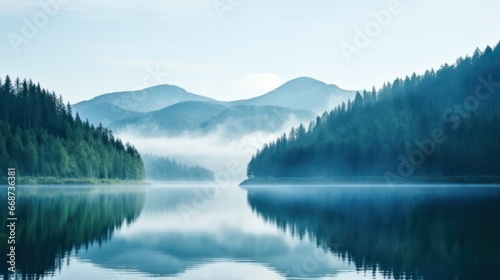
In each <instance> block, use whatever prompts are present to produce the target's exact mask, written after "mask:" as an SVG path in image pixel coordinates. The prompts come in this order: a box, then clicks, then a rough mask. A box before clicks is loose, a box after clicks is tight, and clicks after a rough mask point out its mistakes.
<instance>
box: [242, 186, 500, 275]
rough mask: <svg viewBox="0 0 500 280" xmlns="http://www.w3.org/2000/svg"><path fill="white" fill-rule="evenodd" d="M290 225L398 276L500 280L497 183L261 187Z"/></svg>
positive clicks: (257, 203)
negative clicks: (441, 185) (424, 185)
mask: <svg viewBox="0 0 500 280" xmlns="http://www.w3.org/2000/svg"><path fill="white" fill-rule="evenodd" d="M248 203H249V204H250V206H251V208H252V209H253V210H254V211H256V212H257V213H258V215H260V216H261V217H262V218H263V219H264V220H265V221H267V222H268V223H271V224H273V225H275V226H276V227H277V228H279V229H280V230H281V231H283V232H289V233H291V234H292V235H295V236H299V237H304V236H310V237H311V238H312V239H313V240H314V242H315V243H316V244H317V245H318V246H320V247H323V248H326V249H328V250H329V251H331V252H332V253H333V254H335V255H337V256H339V257H341V258H342V259H344V260H348V261H350V262H352V263H354V264H355V266H356V268H357V270H361V271H362V270H365V271H366V270H368V271H377V270H379V271H381V273H382V274H383V275H384V276H393V277H394V278H396V279H404V278H406V279H500V238H499V237H500V191H499V189H497V188H490V187H471V188H468V187H453V188H451V189H450V188H449V187H441V188H425V187H424V188H406V189H397V190H395V189H390V188H336V189H332V188H294V189H292V190H287V191H284V190H283V188H281V189H279V188H278V189H276V188H254V189H250V190H249V191H248Z"/></svg>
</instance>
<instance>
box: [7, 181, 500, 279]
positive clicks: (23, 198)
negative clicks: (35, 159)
mask: <svg viewBox="0 0 500 280" xmlns="http://www.w3.org/2000/svg"><path fill="white" fill-rule="evenodd" d="M16 197H17V200H16V203H17V208H16V216H17V221H16V248H15V250H16V274H17V278H18V279H58V280H61V279H111V280H113V279H115V280H121V279H123V280H126V279H457V280H458V279H500V188H496V187H488V186H439V187H436V186H434V187H429V186H406V187H394V188H391V187H376V186H346V187H319V186H315V187H313V186H301V187H283V186H279V187H277V186H275V187H266V186H259V187H249V188H241V187H237V186H236V184H235V185H234V187H224V188H221V187H217V186H215V185H210V184H207V185H202V184H200V185H181V184H177V185H161V184H154V185H151V186H146V187H139V186H57V187H56V186H18V187H17V195H16ZM0 198H1V201H2V203H1V204H0V205H1V207H2V208H5V209H2V210H1V211H0V213H1V215H0V218H1V219H2V221H5V224H7V209H6V208H7V207H6V201H7V190H6V188H2V192H1V194H0ZM0 234H1V243H0V245H1V249H2V254H1V256H0V258H1V260H0V261H1V263H2V266H1V267H2V273H3V275H4V279H12V278H8V277H12V276H13V274H12V273H11V274H8V270H7V269H8V267H9V264H7V253H8V245H7V237H8V234H9V232H8V229H7V228H6V227H2V230H1V231H0Z"/></svg>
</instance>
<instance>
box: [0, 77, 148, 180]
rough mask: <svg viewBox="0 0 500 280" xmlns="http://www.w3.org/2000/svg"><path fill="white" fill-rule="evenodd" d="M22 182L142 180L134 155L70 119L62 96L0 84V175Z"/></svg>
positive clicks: (22, 84) (108, 135)
mask: <svg viewBox="0 0 500 280" xmlns="http://www.w3.org/2000/svg"><path fill="white" fill-rule="evenodd" d="M7 168H16V171H17V174H19V175H20V176H22V177H54V178H90V179H123V180H142V179H143V178H144V175H145V171H144V166H143V163H142V160H141V157H140V155H139V153H138V152H137V150H136V149H135V148H134V147H133V146H132V145H131V144H129V143H125V144H124V143H123V142H122V141H121V140H120V139H117V138H115V137H114V136H113V134H112V132H111V130H109V129H107V128H105V127H103V126H102V125H98V126H97V127H95V126H94V125H92V124H89V122H88V121H87V120H85V121H82V120H81V119H80V117H79V116H78V114H76V116H73V115H72V111H71V106H70V104H69V103H68V104H66V105H65V104H64V101H63V98H62V96H59V97H58V96H57V95H56V94H55V93H54V92H50V91H48V90H46V89H43V88H42V87H41V86H40V84H35V83H34V82H33V81H31V80H29V81H27V80H22V81H21V80H20V79H19V78H17V79H16V80H15V81H12V80H11V78H10V77H9V76H6V77H5V79H3V80H1V79H0V170H6V169H7Z"/></svg>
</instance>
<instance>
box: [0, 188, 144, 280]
mask: <svg viewBox="0 0 500 280" xmlns="http://www.w3.org/2000/svg"><path fill="white" fill-rule="evenodd" d="M6 195H7V191H4V190H2V192H1V193H0V201H2V202H3V203H2V205H6V204H5V202H6V201H7V197H6ZM144 198H145V195H144V192H143V191H142V190H140V189H138V188H127V187H125V188H124V187H121V188H119V189H116V188H113V187H108V188H92V187H75V186H66V187H64V188H61V187H40V186H34V187H22V189H21V188H18V192H17V205H16V216H17V217H18V221H17V222H16V225H17V228H16V272H17V274H18V275H19V276H20V278H22V279H40V278H41V277H42V276H48V275H53V274H54V272H55V271H57V270H60V269H61V268H62V267H64V266H65V264H66V263H64V260H66V261H68V262H69V258H68V256H69V255H70V254H71V252H77V251H80V250H82V249H87V248H89V247H91V246H92V245H93V244H97V245H98V246H100V245H102V244H103V243H104V242H106V241H108V240H109V239H111V238H112V234H113V232H114V231H116V230H117V229H119V228H120V227H121V226H122V225H123V224H124V223H125V224H131V223H132V222H133V221H134V220H135V219H136V218H137V217H138V216H139V213H140V212H141V209H142V207H143V204H144ZM2 208H3V207H2ZM5 208H7V207H5ZM5 210H6V209H5ZM0 213H1V214H0V220H1V221H6V218H7V216H6V215H7V211H4V209H2V211H0ZM0 234H1V236H2V237H6V236H7V230H6V227H2V229H1V232H0ZM0 244H1V252H2V254H1V255H0V262H1V266H0V267H1V269H2V274H3V276H4V279H8V275H7V273H8V270H7V268H8V264H7V259H6V253H4V252H7V248H8V247H7V246H8V244H7V242H6V239H5V238H2V241H1V243H0ZM11 275H12V274H11Z"/></svg>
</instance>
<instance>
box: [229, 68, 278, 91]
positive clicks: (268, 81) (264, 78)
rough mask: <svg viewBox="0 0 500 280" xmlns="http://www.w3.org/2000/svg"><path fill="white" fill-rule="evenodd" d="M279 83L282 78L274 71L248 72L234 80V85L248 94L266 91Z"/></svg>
mask: <svg viewBox="0 0 500 280" xmlns="http://www.w3.org/2000/svg"><path fill="white" fill-rule="evenodd" d="M281 84H283V80H282V79H281V78H280V77H279V76H278V75H276V74H274V73H250V74H246V75H245V76H243V77H242V78H241V79H239V80H237V81H236V82H235V86H236V87H237V88H238V89H239V90H241V92H243V93H245V95H249V96H255V95H256V94H262V93H266V92H268V91H271V90H273V89H275V88H277V87H279V86H280V85H281Z"/></svg>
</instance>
